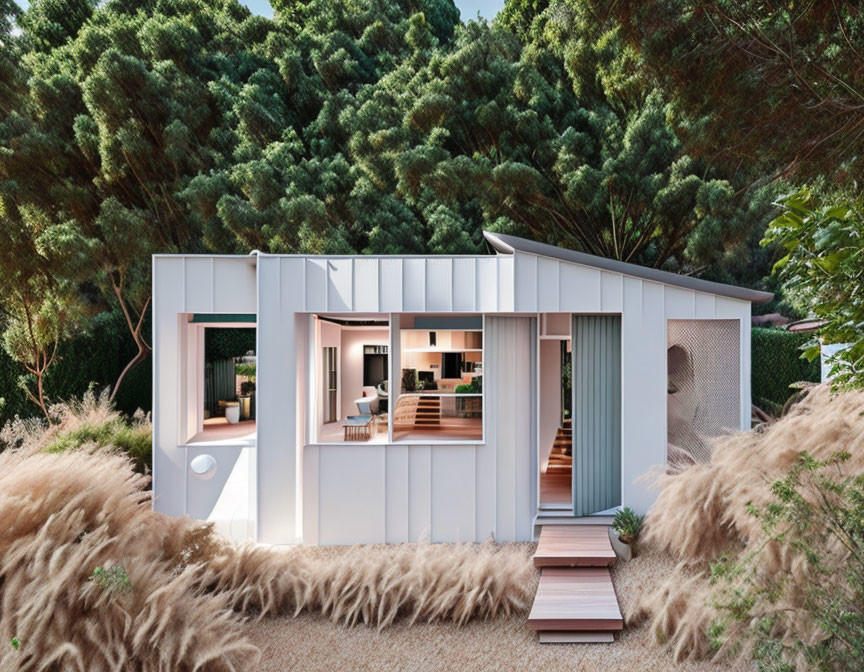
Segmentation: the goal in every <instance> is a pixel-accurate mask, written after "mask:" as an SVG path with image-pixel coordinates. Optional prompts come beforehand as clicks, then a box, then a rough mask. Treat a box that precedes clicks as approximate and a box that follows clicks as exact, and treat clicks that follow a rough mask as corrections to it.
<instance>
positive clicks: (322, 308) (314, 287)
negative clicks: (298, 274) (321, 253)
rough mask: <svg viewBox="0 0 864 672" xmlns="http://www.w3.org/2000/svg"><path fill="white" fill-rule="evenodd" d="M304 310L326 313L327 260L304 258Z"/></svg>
mask: <svg viewBox="0 0 864 672" xmlns="http://www.w3.org/2000/svg"><path fill="white" fill-rule="evenodd" d="M305 261H306V281H305V287H306V302H305V310H308V311H314V312H321V313H324V312H327V260H326V259H322V258H320V257H317V258H314V259H309V258H306V259H305Z"/></svg>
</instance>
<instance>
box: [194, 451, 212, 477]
mask: <svg viewBox="0 0 864 672" xmlns="http://www.w3.org/2000/svg"><path fill="white" fill-rule="evenodd" d="M189 468H190V469H191V470H192V475H193V476H194V477H195V478H200V479H201V480H202V481H206V480H207V479H208V478H213V475H214V474H215V473H216V458H215V457H213V456H212V455H198V456H197V457H193V458H192V461H191V462H190V463H189Z"/></svg>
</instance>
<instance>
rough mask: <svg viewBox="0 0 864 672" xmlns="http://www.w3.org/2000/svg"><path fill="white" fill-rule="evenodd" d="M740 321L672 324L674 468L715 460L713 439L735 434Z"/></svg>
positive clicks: (669, 417) (670, 437) (670, 440)
mask: <svg viewBox="0 0 864 672" xmlns="http://www.w3.org/2000/svg"><path fill="white" fill-rule="evenodd" d="M738 330H739V323H738V321H737V320H668V322H667V333H666V347H667V351H666V359H667V373H668V378H667V395H666V402H667V403H666V431H667V450H666V459H667V463H668V465H669V467H670V468H672V469H680V468H683V467H685V466H687V465H688V464H694V463H701V464H704V463H707V462H710V461H711V439H712V438H713V437H717V436H720V435H722V434H726V433H728V432H729V431H732V430H735V429H737V428H738V427H739V423H740V409H741V384H740V380H741V379H740V376H741V344H740V340H739V331H738Z"/></svg>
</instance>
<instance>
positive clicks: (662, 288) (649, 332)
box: [513, 252, 750, 513]
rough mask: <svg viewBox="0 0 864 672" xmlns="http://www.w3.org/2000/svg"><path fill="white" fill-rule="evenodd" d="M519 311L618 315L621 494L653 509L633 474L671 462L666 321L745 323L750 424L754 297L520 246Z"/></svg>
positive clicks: (744, 413) (626, 502)
mask: <svg viewBox="0 0 864 672" xmlns="http://www.w3.org/2000/svg"><path fill="white" fill-rule="evenodd" d="M513 256H514V257H515V259H514V267H515V272H516V282H515V288H516V299H515V310H516V311H517V312H520V313H531V312H562V313H620V314H621V378H622V380H621V387H622V394H623V399H622V404H621V422H622V428H621V429H622V431H621V453H622V458H621V493H622V499H623V502H622V504H623V506H629V507H632V508H633V509H635V510H636V511H638V512H642V513H644V512H645V511H647V510H648V508H649V507H650V506H651V504H652V503H653V502H654V499H655V497H656V491H654V490H652V489H651V488H650V486H649V485H648V484H647V483H637V482H636V480H637V479H638V478H639V477H640V476H642V475H643V474H645V473H646V472H648V471H650V470H651V469H652V468H653V467H656V466H658V465H665V463H666V333H667V332H666V320H674V319H699V318H731V319H738V320H740V324H741V329H740V334H741V377H740V380H741V416H740V420H741V424H740V428H741V429H747V428H748V427H749V425H750V303H749V302H748V301H741V300H738V299H731V298H727V297H724V296H718V295H715V294H705V293H702V292H696V291H693V290H689V289H683V288H680V287H673V286H671V285H664V284H660V283H657V282H650V281H648V280H642V279H640V278H635V277H632V276H627V275H622V274H620V273H612V272H609V271H603V270H600V269H597V268H592V267H589V266H579V265H577V264H571V263H569V262H566V261H559V260H557V259H549V258H546V257H538V256H536V255H533V254H527V253H524V252H516V253H515V254H514V255H513Z"/></svg>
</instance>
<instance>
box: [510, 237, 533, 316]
mask: <svg viewBox="0 0 864 672" xmlns="http://www.w3.org/2000/svg"><path fill="white" fill-rule="evenodd" d="M513 290H514V304H513V305H514V308H513V309H514V310H515V311H516V312H517V313H535V312H537V257H536V256H534V255H533V254H525V253H523V252H516V253H515V254H514V259H513Z"/></svg>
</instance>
